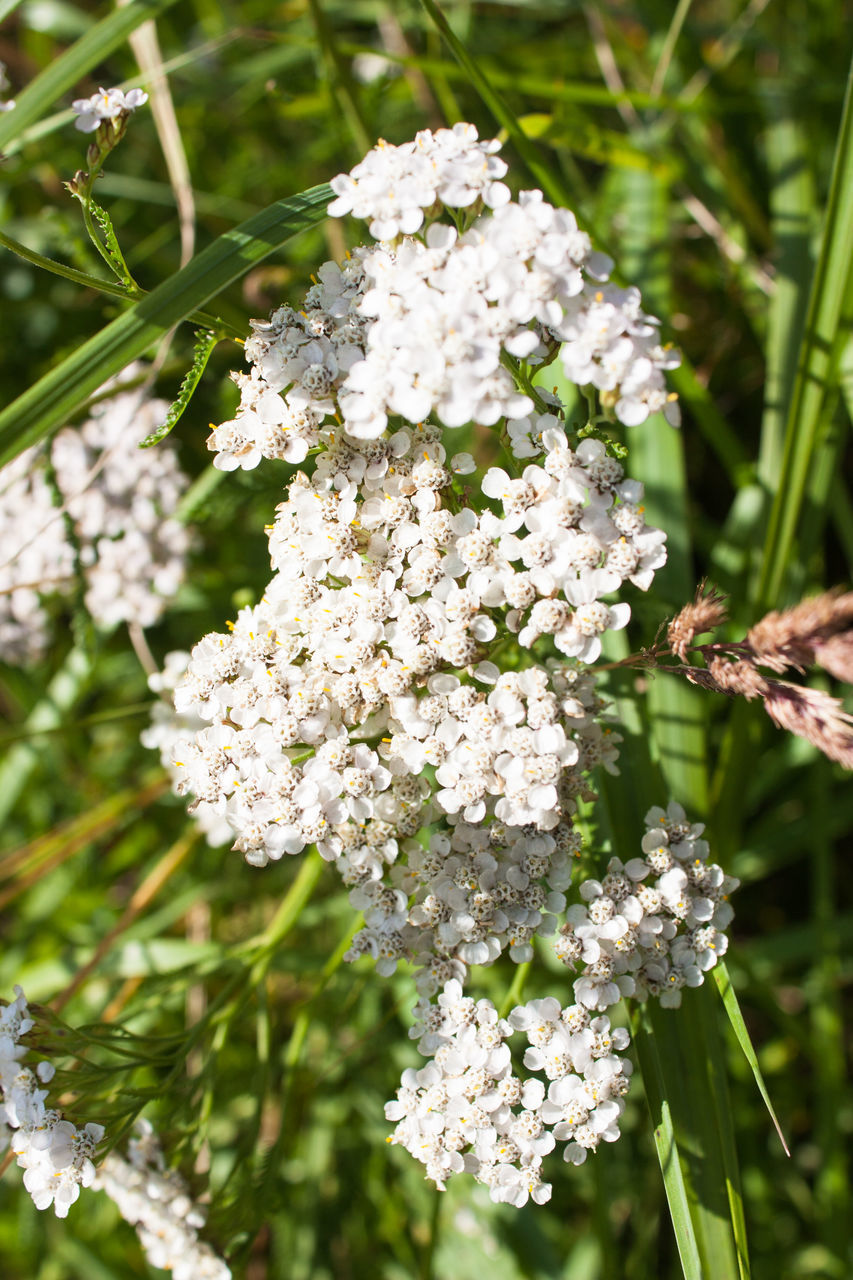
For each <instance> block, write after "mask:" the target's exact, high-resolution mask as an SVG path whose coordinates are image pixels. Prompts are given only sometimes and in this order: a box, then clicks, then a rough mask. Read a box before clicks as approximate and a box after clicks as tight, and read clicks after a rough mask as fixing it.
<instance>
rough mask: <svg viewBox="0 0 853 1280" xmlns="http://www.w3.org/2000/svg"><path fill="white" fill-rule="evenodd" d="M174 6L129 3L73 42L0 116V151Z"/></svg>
mask: <svg viewBox="0 0 853 1280" xmlns="http://www.w3.org/2000/svg"><path fill="white" fill-rule="evenodd" d="M174 3H175V0H130V3H129V4H127V5H124V6H123V7H122V8H120V9H116V10H115V12H114V13H110V14H109V15H108V16H107V17H106V18H102V19H101V21H100V22H98V23H96V25H95V26H94V27H92V29H91V31H87V32H86V34H85V35H84V36H81V37H80V39H79V40H75V42H74V44H73V45H72V46H71V48H70V49H66V51H65V53H62V54H60V56H59V57H58V58H54V59H53V61H52V62H51V63H49V64H48V66H46V67H45V69H44V71H42V72H41V74H40V75H37V76H36V78H35V80H33V82H32V83H31V84H28V85H27V87H26V89H23V90H22V91H21V93H19V94H16V96H15V110H14V111H6V112H4V113H3V114H2V115H0V151H2V150H3V148H4V147H5V146H6V144H7V143H8V142H11V141H12V139H13V138H16V137H17V136H18V134H20V133H22V132H23V130H24V129H26V127H27V125H30V124H32V123H33V122H34V121H35V120H38V119H39V117H40V116H42V115H43V114H44V113H45V111H47V109H48V107H50V106H52V105H53V103H54V102H56V100H57V98H60V97H61V96H62V94H63V93H67V92H68V90H69V89H73V88H75V87H76V86H77V85H78V84H79V82H80V81H81V80H82V79H83V77H84V76H85V75H87V74H88V72H90V71H91V70H92V68H93V67H97V66H98V64H99V63H101V62H103V61H104V59H105V58H107V57H108V56H109V55H110V54H111V53H112V52H113V50H114V49H117V48H118V47H119V45H121V44H124V42H125V40H126V39H127V37H128V36H129V35H130V33H131V32H132V31H135V30H136V28H137V27H139V26H141V24H142V23H143V22H147V21H148V20H149V18H156V17H157V16H158V15H159V14H161V13H164V12H165V10H166V9H169V8H171V6H172V5H173V4H174Z"/></svg>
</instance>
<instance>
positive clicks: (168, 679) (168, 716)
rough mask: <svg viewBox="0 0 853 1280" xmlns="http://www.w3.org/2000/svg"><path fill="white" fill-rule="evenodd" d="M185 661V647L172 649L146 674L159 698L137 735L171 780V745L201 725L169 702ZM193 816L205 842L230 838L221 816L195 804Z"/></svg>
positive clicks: (187, 657)
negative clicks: (159, 668) (157, 756)
mask: <svg viewBox="0 0 853 1280" xmlns="http://www.w3.org/2000/svg"><path fill="white" fill-rule="evenodd" d="M189 660H190V655H189V654H188V653H187V652H186V651H185V650H182V649H175V650H173V651H172V652H171V653H167V654H166V657H165V659H164V662H163V670H162V671H156V672H155V673H154V674H153V675H151V676H149V677H148V687H149V689H150V690H151V692H152V693H157V694H159V695H160V697H159V698H158V699H157V701H156V702H155V703H154V704H153V706H152V708H151V723H150V724H149V725H148V727H147V728H146V729H143V731H142V733H141V734H140V735H139V737H140V741H141V743H142V745H143V747H147V748H148V749H149V751H157V752H159V754H160V763H161V764H162V765H163V767H164V768H165V769H167V770H168V771H169V772H170V773H171V775H172V780H173V781H174V782H177V780H178V770H177V769H176V768H175V765H174V764H173V763H172V757H173V755H174V748H175V745H176V744H177V743H178V742H182V741H184V740H185V739H186V738H187V736H188V735H191V734H194V733H197V732H198V730H199V729H203V728H204V721H203V720H201V719H200V718H199V717H198V716H197V715H193V714H192V713H188V714H185V715H178V713H177V711H175V708H174V706H173V704H172V695H173V694H174V692H175V687H176V685H177V684H178V682H179V680H181V678H182V677H183V676H184V675H185V674H186V670H187V664H188V663H189ZM194 816H195V818H196V821H197V822H198V824H199V826H200V827H201V829H202V831H203V832H204V834H205V836H206V837H207V843H208V844H209V845H212V846H214V847H216V846H217V845H221V844H226V843H227V842H228V841H229V840H231V839H232V838H233V836H232V832H231V828H230V826H229V825H228V823H227V822H226V821H225V819H224V818H220V817H218V816H217V815H216V813H215V812H214V811H213V810H212V809H211V808H209V807H208V806H199V808H198V809H197V810H196V811H195V815H194Z"/></svg>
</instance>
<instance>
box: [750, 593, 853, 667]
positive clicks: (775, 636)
mask: <svg viewBox="0 0 853 1280" xmlns="http://www.w3.org/2000/svg"><path fill="white" fill-rule="evenodd" d="M746 643H747V645H749V647H750V649H751V650H752V652H753V654H754V656H755V661H756V662H760V663H761V665H762V666H764V667H769V668H770V669H771V670H772V671H780V672H781V671H785V670H786V669H787V668H788V667H793V668H795V669H796V670H797V671H804V670H805V669H806V668H807V667H810V666H813V665H814V664H815V663H819V664H820V666H822V667H825V669H826V670H827V671H829V672H830V673H831V674H832V675H835V676H837V678H838V679H840V680H850V679H851V678H853V592H851V591H848V592H845V593H844V594H839V593H838V592H837V591H827V592H825V593H824V594H823V595H820V596H814V597H812V598H811V599H809V600H803V601H801V602H800V604H797V605H794V607H793V608H792V609H785V610H784V612H781V613H780V612H777V611H776V610H774V611H773V612H771V613H768V614H767V615H766V617H764V618H762V619H761V620H760V622H757V623H756V624H755V626H754V627H752V628H751V630H750V631H749V632H748V634H747V637H746Z"/></svg>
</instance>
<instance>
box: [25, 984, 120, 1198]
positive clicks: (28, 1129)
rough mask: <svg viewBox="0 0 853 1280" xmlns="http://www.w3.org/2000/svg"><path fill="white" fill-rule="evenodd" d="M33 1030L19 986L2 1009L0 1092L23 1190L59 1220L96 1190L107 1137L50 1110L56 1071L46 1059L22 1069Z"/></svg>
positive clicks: (96, 1127)
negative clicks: (98, 1158) (98, 1157)
mask: <svg viewBox="0 0 853 1280" xmlns="http://www.w3.org/2000/svg"><path fill="white" fill-rule="evenodd" d="M32 1027H33V1019H32V1018H31V1017H30V1016H29V1015H28V1013H27V1001H26V997H25V996H24V993H23V991H22V990H21V988H20V987H15V999H14V1000H13V1001H12V1003H11V1004H7V1005H4V1006H3V1008H2V1009H0V1089H2V1093H3V1112H4V1117H5V1120H6V1123H7V1124H8V1125H9V1126H10V1128H11V1129H12V1130H13V1132H12V1138H11V1148H12V1151H13V1152H14V1154H15V1155H16V1156H17V1161H18V1164H19V1166H20V1167H21V1168H22V1169H23V1170H24V1186H25V1187H26V1189H27V1191H28V1192H29V1193H30V1195H31V1196H32V1199H33V1203H34V1204H35V1206H36V1208H37V1209H47V1208H49V1207H50V1206H51V1205H53V1208H54V1211H55V1213H56V1216H57V1217H58V1218H65V1217H67V1216H68V1210H69V1209H70V1208H71V1205H72V1204H74V1202H75V1200H76V1199H77V1198H78V1196H79V1195H80V1188H81V1187H88V1186H91V1184H92V1181H93V1179H94V1177H95V1166H94V1164H93V1163H92V1157H93V1156H94V1154H95V1149H96V1147H97V1145H98V1143H99V1142H100V1141H101V1139H102V1138H103V1136H104V1128H103V1126H102V1125H99V1124H86V1125H84V1126H83V1128H82V1129H78V1128H77V1126H76V1125H74V1124H72V1123H71V1121H70V1120H65V1119H64V1118H63V1116H62V1112H61V1111H57V1110H56V1109H54V1108H52V1107H49V1106H47V1105H46V1101H47V1097H48V1090H47V1089H46V1088H44V1087H43V1086H45V1085H47V1084H49V1082H50V1081H51V1079H52V1078H53V1075H54V1071H55V1068H54V1067H53V1065H52V1063H50V1062H48V1061H47V1060H46V1059H43V1060H42V1061H41V1062H39V1063H38V1065H37V1067H36V1069H35V1071H31V1070H30V1068H29V1067H27V1066H23V1065H22V1063H21V1059H22V1058H23V1057H24V1055H25V1054H26V1052H27V1046H26V1045H25V1044H23V1043H22V1037H23V1036H25V1035H26V1034H27V1032H28V1031H29V1030H31V1028H32Z"/></svg>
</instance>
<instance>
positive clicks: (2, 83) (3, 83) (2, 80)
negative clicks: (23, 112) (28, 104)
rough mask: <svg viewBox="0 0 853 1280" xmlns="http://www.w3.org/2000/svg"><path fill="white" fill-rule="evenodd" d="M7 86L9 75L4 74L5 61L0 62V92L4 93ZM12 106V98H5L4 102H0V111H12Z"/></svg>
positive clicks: (13, 103)
mask: <svg viewBox="0 0 853 1280" xmlns="http://www.w3.org/2000/svg"><path fill="white" fill-rule="evenodd" d="M8 88H9V77H8V76H7V75H6V63H5V62H0V93H5V92H6V90H7V89H8ZM14 106H15V100H14V98H7V99H6V101H5V102H0V111H12V110H13V109H14Z"/></svg>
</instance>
